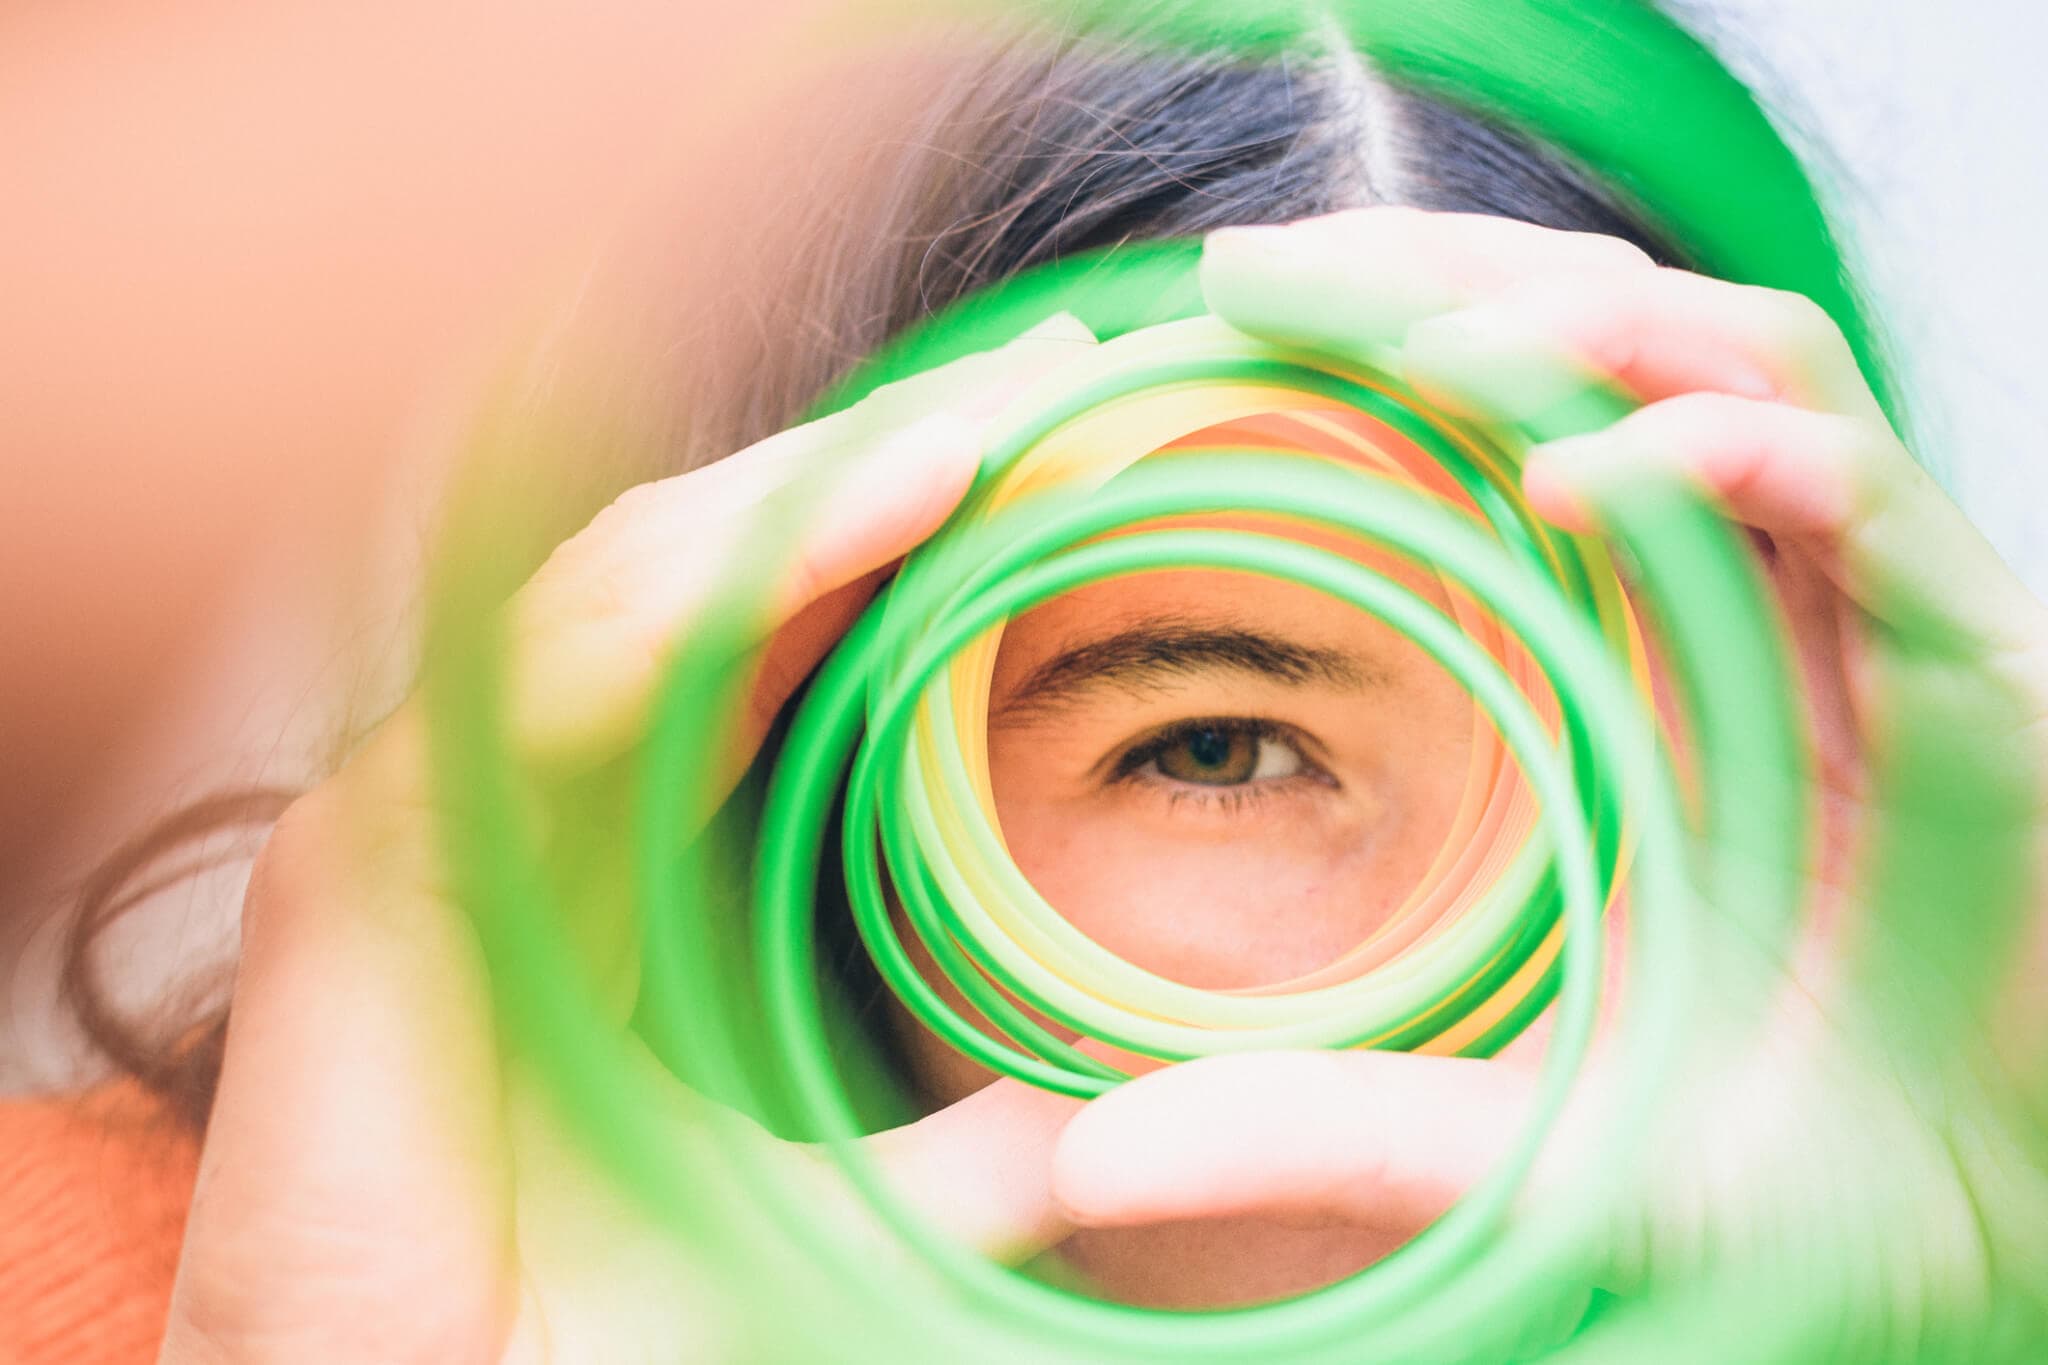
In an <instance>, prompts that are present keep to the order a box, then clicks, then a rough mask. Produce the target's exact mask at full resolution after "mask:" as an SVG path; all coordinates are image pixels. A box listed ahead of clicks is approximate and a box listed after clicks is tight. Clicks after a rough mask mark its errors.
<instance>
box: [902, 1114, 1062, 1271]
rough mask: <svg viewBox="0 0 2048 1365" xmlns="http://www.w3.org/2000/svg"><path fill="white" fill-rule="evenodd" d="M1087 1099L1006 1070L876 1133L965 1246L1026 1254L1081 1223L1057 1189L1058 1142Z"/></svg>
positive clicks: (997, 1254) (909, 1187) (929, 1208)
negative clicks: (1071, 1218)
mask: <svg viewBox="0 0 2048 1365" xmlns="http://www.w3.org/2000/svg"><path fill="white" fill-rule="evenodd" d="M1081 1109H1082V1101H1080V1100H1076V1099H1072V1098H1069V1097H1068V1096H1065V1095H1055V1094H1052V1093H1051V1092H1049V1091H1044V1090H1038V1089H1035V1088H1034V1087H1032V1086H1028V1085H1025V1084H1024V1083H1023V1082H1021V1081H1014V1080H1008V1079H1005V1080H1000V1081H996V1082H994V1083H993V1084H991V1085H988V1086H985V1087H983V1088H982V1089H980V1090H977V1091H976V1092H975V1093H974V1094H972V1095H969V1096H968V1097H967V1098H966V1099H964V1100H961V1101H959V1102H957V1103H955V1104H951V1105H948V1106H947V1107H946V1108H944V1109H941V1110H939V1111H938V1112H937V1113H935V1114H932V1115H930V1116H929V1117H926V1118H923V1119H920V1120H918V1121H917V1122H916V1123H912V1124H908V1125H906V1126H904V1127H902V1128H896V1129H892V1130H890V1131H889V1132H886V1133H878V1134H876V1135H875V1136H874V1137H872V1138H870V1139H868V1142H867V1147H868V1150H869V1151H870V1153H871V1154H872V1155H873V1156H874V1157H875V1158H876V1160H877V1161H879V1162H880V1164H881V1166H882V1168H883V1170H884V1171H885V1172H886V1173H887V1174H888V1176H889V1177H890V1179H891V1181H892V1183H893V1184H894V1186H895V1187H896V1188H897V1189H898V1190H899V1191H900V1192H901V1193H902V1195H903V1197H904V1198H905V1199H906V1200H907V1201H908V1202H909V1203H910V1204H911V1205H912V1207H914V1208H916V1209H918V1210H919V1211H920V1212H921V1213H922V1214H923V1215H924V1216H925V1218H926V1219H927V1220H928V1221H929V1222H931V1223H932V1224H933V1225H935V1226H936V1227H938V1228H940V1229H941V1230H942V1231H944V1232H945V1233H947V1234H948V1235H950V1236H951V1237H953V1238H954V1239H955V1240H956V1241H958V1242H959V1243H961V1244H962V1245H963V1246H967V1247H971V1248H973V1249H975V1250H976V1251H979V1252H981V1253H982V1254H983V1255H985V1256H990V1257H993V1258H995V1259H998V1260H1005V1261H1012V1262H1015V1261H1019V1260H1023V1259H1025V1258H1027V1257H1029V1256H1032V1255H1035V1254H1036V1253H1038V1252H1040V1251H1043V1250H1044V1249H1046V1248H1047V1247H1049V1246H1051V1245H1053V1244H1054V1243H1055V1242H1057V1241H1059V1240H1060V1238H1061V1237H1063V1236H1065V1235H1066V1233H1067V1232H1068V1231H1069V1230H1070V1229H1071V1226H1072V1225H1071V1224H1070V1223H1069V1222H1068V1220H1067V1217H1066V1214H1065V1212H1064V1211H1063V1210H1062V1209H1061V1208H1060V1207H1059V1205H1058V1204H1057V1203H1055V1202H1054V1199H1053V1193H1052V1163H1053V1151H1054V1149H1055V1147H1056V1146H1057V1145H1058V1142H1059V1136H1060V1133H1061V1131H1062V1130H1063V1129H1064V1128H1065V1127H1066V1125H1067V1123H1068V1121H1069V1120H1071V1119H1072V1118H1073V1117H1074V1115H1076V1114H1078V1113H1079V1112H1081Z"/></svg>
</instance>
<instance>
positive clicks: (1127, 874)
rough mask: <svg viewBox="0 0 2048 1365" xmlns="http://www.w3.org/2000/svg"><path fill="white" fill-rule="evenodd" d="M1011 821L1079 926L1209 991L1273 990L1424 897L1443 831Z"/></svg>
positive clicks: (1347, 813)
mask: <svg viewBox="0 0 2048 1365" xmlns="http://www.w3.org/2000/svg"><path fill="white" fill-rule="evenodd" d="M1077 804H1085V803H1077ZM1002 815H1003V827H1004V831H1005V834H1006V835H1007V837H1008V840H1009V844H1010V850H1011V854H1012V856H1013V857H1014V858H1015V860H1016V862H1017V865H1018V867H1019V868H1020V869H1021V870H1022V871H1023V873H1024V874H1025V876H1026V877H1028V878H1029V879H1030V880H1031V883H1032V885H1033V886H1035V887H1036V888H1037V889H1038V891H1039V893H1040V894H1041V895H1043V896H1044V897H1045V898H1046V900H1047V901H1048V902H1050V903H1051V904H1052V905H1053V907H1054V908H1055V909H1057V910H1058V911H1059V912H1060V913H1061V914H1062V915H1063V916H1064V917H1065V918H1066V919H1067V920H1068V921H1069V922H1071V923H1072V924H1073V925H1074V926H1075V927H1076V928H1078V929H1079V930H1081V932H1082V933H1084V934H1086V935H1088V936H1089V937H1090V938H1092V939H1094V940H1095V941H1096V942H1097V943H1100V944H1101V945H1102V946H1103V947H1104V948H1106V949H1108V950H1109V951H1110V952H1112V953H1114V954H1116V955H1117V956H1119V957H1121V958H1124V959H1125V960H1127V961H1129V962H1132V963H1134V964H1136V965H1137V966H1140V967H1143V968H1145V969H1146V970H1148V971H1152V972H1156V973H1158V974H1159V975H1161V976H1165V977H1168V978H1169V979H1172V980H1175V981H1179V982H1182V983H1184V984H1187V985H1191V986H1198V987H1203V988H1207V989H1232V988H1244V987H1253V986H1263V985H1271V984H1274V983H1277V982H1281V981H1285V980H1288V979H1290V978H1292V977H1296V976H1300V975H1302V974H1304V973H1307V972H1311V971H1314V970H1316V969H1317V968H1319V967H1322V966H1324V965H1325V964H1327V963H1329V962H1330V961H1332V960H1334V959H1336V958H1338V957H1340V956H1342V955H1343V954H1344V953H1346V952H1348V951H1349V950H1350V949H1351V948H1353V947H1355V946H1356V945H1357V944H1358V943H1360V942H1361V941H1363V940H1364V939H1365V938H1366V937H1368V936H1369V935H1370V934H1371V933H1372V932H1373V930H1374V929H1376V928H1378V927H1379V926H1380V925H1381V924H1383V923H1385V922H1386V920H1387V918H1388V916H1389V915H1390V914H1391V913H1392V912H1393V911H1394V910H1395V909H1396V908H1397V907H1398V906H1399V905H1400V904H1401V902H1402V901H1403V900H1404V899H1405V898H1406V896H1407V895H1408V893H1409V892H1410V891H1411V890H1412V889H1413V888H1414V887H1415V885H1416V884H1417V882H1418V881H1419V880H1420V879H1421V877H1422V874H1423V873H1424V871H1425V870H1426V869H1427V867H1428V864H1429V861H1430V859H1431V857H1432V856H1433V855H1434V853H1435V851H1436V846H1437V843H1438V841H1440V839H1441V835H1442V829H1443V824H1442V822H1441V821H1439V820H1437V819H1435V818H1433V817H1434V815H1435V812H1434V811H1425V810H1420V809H1415V810H1411V809H1407V808H1403V809H1400V810H1396V811H1377V810H1376V811H1371V812H1369V813H1367V812H1361V811H1359V810H1357V809H1345V810H1343V811H1340V812H1337V813H1334V814H1332V813H1327V812H1326V813H1322V814H1316V815H1310V814H1303V815H1302V816H1300V817H1299V818H1295V819H1288V818H1286V817H1284V816H1276V817H1273V818H1270V819H1260V820H1257V821H1255V822H1251V823H1254V824H1255V825H1256V828H1255V829H1247V830H1245V831H1242V832H1236V833H1230V834H1221V833H1219V834H1216V835H1215V836H1214V837H1211V838H1207V839H1204V838H1199V837H1194V836H1192V835H1189V834H1174V833H1166V832H1162V831H1161V830H1159V829H1157V828H1155V827H1154V826H1153V824H1152V823H1151V822H1147V821H1127V820H1116V819H1104V818H1101V817H1100V816H1099V815H1094V816H1093V817H1092V818H1091V814H1090V812H1089V811H1087V810H1085V809H1082V810H1072V809H1063V808H1062V807H1061V806H1060V805H1059V804H1058V803H1051V802H1047V803H1033V802H1029V801H1014V802H1010V803H1008V804H1007V807H1006V808H1005V809H1004V810H1003V812H1002Z"/></svg>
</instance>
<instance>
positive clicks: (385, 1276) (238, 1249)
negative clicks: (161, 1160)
mask: <svg viewBox="0 0 2048 1365" xmlns="http://www.w3.org/2000/svg"><path fill="white" fill-rule="evenodd" d="M339 795H340V794H339V793H338V792H337V791H335V790H334V789H332V788H328V789H322V791H321V792H318V793H315V795H314V796H313V797H310V798H307V799H306V800H302V801H301V802H300V803H299V804H298V805H296V806H294V807H293V809H292V810H291V811H290V812H288V813H287V814H286V816H285V819H284V820H283V821H282V822H280V825H279V827H278V829H277V831H276V832H275V833H274V834H273V835H272V837H271V840H270V843H269V844H268V845H267V846H266V848H265V850H264V852H263V854H262V856H261V857H260V858H259V860H258V863H257V868H256V871H255V874H254V876H253V878H252V882H251V886H250V891H249V897H248V903H247V908H246V910H245V913H244V919H243V951H242V958H241V963H240V966H239V971H238V976H237V981H236V989H235V996H234V1005H233V1013H232V1015H231V1019H230V1023H229V1027H228V1038H227V1048H226V1057H225V1062H224V1066H223V1069H222V1072H221V1079H220V1086H219V1091H218V1095H217V1098H216V1101H215V1105H214V1109H213V1113H212V1116H211V1119H210V1121H209V1125H208V1130H207V1140H206V1145H205V1148H204V1151H203V1152H202V1155H201V1159H200V1171H199V1178H198V1184H197V1187H196V1190H195V1193H194V1197H193V1203H192V1210H191V1215H190V1220H189V1222H188V1224H187V1228H186V1235H185V1242H184V1247H183V1252H182V1254H181V1257H180V1260H179V1266H178V1277H177V1283H176V1287H175V1290H174V1293H173V1298H172V1308H171V1315H170V1319H169V1325H168V1328H167V1334H166V1337H165V1345H164V1355H163V1358H164V1359H165V1360H188V1359H191V1360H202V1359H203V1360H219V1359H228V1360H238V1361H239V1360H251V1361H255V1360H290V1359H321V1360H331V1361H337V1362H345V1361H351V1360H364V1361H369V1360H378V1361H422V1362H426V1361H436V1360H446V1359H451V1358H475V1357H476V1356H477V1354H478V1353H479V1350H480V1347H482V1346H484V1345H487V1344H488V1343H490V1342H492V1341H494V1340H495V1339H496V1334H497V1333H499V1332H500V1331H501V1330H502V1329H503V1327H504V1325H505V1323H506V1322H507V1321H508V1320H509V1314H510V1312H511V1311H512V1303H513V1300H512V1297H511V1296H512V1286H513V1265H514V1262H513V1254H514V1248H513V1241H512V1227H511V1221H510V1219H511V1200H510V1185H511V1178H512V1170H511V1163H510V1161H509V1159H508V1154H507V1151H506V1148H505V1145H504V1143H503V1141H502V1138H501V1134H500V1132H499V1112H498V1110H499V1093H498V1069H497V1057H496V1051H495V1047H494V1044H493V1042H492V1036H491V1030H490V1028H489V1027H488V1020H489V1002H488V994H487V989H486V984H485V979H484V971H483V964H482V960H481V955H480V953H479V952H478V950H477V945H476V943H475V941H474V938H473V936H472V934H471V932H470V929H469V926H468V924H467V922H466V921H465V920H464V919H463V917H462V916H461V915H459V914H457V913H455V912H454V911H453V910H452V909H451V908H450V907H449V906H448V905H447V904H446V903H445V902H444V901H443V900H442V899H441V898H440V897H439V896H438V895H437V894H434V893H431V892H427V891H422V890H419V889H417V888H419V887H420V886H421V885H422V884H423V881H422V879H421V878H420V877H419V876H418V875H417V873H416V871H415V870H414V868H413V866H412V865H413V864H415V863H416V862H417V861H418V860H420V859H421V858H422V856H423V850H422V848H421V847H420V846H419V843H420V841H407V840H404V839H402V838H401V839H398V840H387V839H385V838H383V837H382V833H381V832H379V833H375V834H373V833H372V832H371V831H370V830H368V829H367V828H366V827H364V826H363V825H361V824H359V823H356V822H353V821H349V820H346V819H343V818H342V817H341V816H340V815H339V813H338V812H337V811H336V810H335V809H334V807H335V806H336V805H337V804H338V801H339ZM411 813H412V812H409V814H411ZM394 827H395V826H394ZM408 887H411V888H413V889H411V890H408V889H406V888H408Z"/></svg>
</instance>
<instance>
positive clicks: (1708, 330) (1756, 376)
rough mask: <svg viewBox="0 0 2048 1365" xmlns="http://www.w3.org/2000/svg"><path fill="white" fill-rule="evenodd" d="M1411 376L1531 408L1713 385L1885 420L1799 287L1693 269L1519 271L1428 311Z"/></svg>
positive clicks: (1504, 408)
mask: <svg viewBox="0 0 2048 1365" xmlns="http://www.w3.org/2000/svg"><path fill="white" fill-rule="evenodd" d="M1402 360H1403V364H1404V373H1405V376H1406V377H1407V378H1408V379H1409V381H1410V382H1411V383H1413V384H1415V386H1416V387H1417V388H1418V389H1419V390H1421V391H1422V392H1424V393H1425V394H1426V395H1428V396H1430V397H1432V398H1433V399H1436V400H1437V401H1439V402H1440V403H1443V404H1444V405H1446V406H1451V407H1453V408H1455V409H1459V410H1463V411H1466V412H1476V413H1486V414H1492V415H1495V416H1499V417H1505V418H1509V419H1515V420H1521V419H1525V418H1527V417H1529V416H1532V415H1534V414H1537V413H1540V412H1542V411H1544V410H1545V409H1546V408H1548V407H1553V406H1555V405H1556V404H1558V403H1559V402H1560V401H1562V400H1563V399H1564V398H1566V397H1568V396H1569V395H1570V393H1571V392H1572V391H1574V390H1575V389H1576V388H1578V387H1581V386H1584V385H1587V384H1600V385H1606V386H1609V387H1611V388H1616V389H1619V390H1620V391H1622V392H1623V393H1625V394H1627V395H1628V396H1630V397H1632V398H1634V399H1636V400H1638V401H1641V402H1655V401H1657V400H1659V399H1664V398H1670V397H1674V396H1676V395H1679V394H1683V393H1691V392H1711V393H1726V394H1733V395H1736V396H1738V397H1745V398H1757V399H1775V400H1782V401H1784V402H1788V403H1793V404H1796V405H1798V406H1802V407H1811V408H1816V409H1819V410H1822V411H1828V412H1837V413H1842V414H1845V415H1848V416H1853V417H1860V418H1867V419H1871V420H1881V411H1880V409H1879V406H1878V403H1877V399H1876V398H1875V396H1874V395H1873V394H1872V393H1871V390H1870V386H1869V384H1868V383H1866V382H1865V380H1864V377H1863V373H1862V371H1861V370H1860V369H1859V368H1858V367H1857V364H1856V358H1855V355H1854V353H1853V352H1852V351H1851V350H1850V347H1849V343H1848V341H1847V339H1846V338H1845V337H1844V336H1843V335H1842V331H1841V329H1840V328H1839V327H1838V326H1836V325H1835V322H1834V320H1833V319H1832V318H1830V317H1829V316H1828V315H1827V313H1826V311H1825V310H1823V309H1822V308H1821V307H1820V305H1819V304H1816V303H1814V302H1813V301H1812V300H1811V299H1808V298H1806V297H1805V296H1804V295H1801V294H1794V293H1788V292H1786V291H1784V290H1778V289H1763V288H1757V287H1753V286H1748V285H1737V284H1730V283H1728V282H1727V281H1725V280H1716V279H1710V278H1708V277H1707V276H1704V275H1695V274H1692V273H1690V272H1688V271H1683V270H1648V271H1644V270H1626V271H1623V270H1605V271H1577V272H1572V273H1560V274H1551V275H1546V276H1541V277H1532V278H1527V279H1523V280H1519V281H1516V282H1515V283H1513V284H1512V285H1510V286H1509V287H1507V288H1505V289H1503V290H1501V291H1499V292H1497V293H1495V294H1493V295H1490V296H1488V297H1487V298H1485V299H1484V300H1482V301H1481V302H1479V303H1477V304H1475V305H1473V306H1472V307H1469V308H1464V309H1461V310H1458V311H1455V312H1450V313H1444V314H1440V315H1438V316H1435V317H1430V318H1426V319H1424V320H1422V321H1420V322H1418V323H1417V324H1416V325H1415V326H1414V327H1413V328H1411V329H1410V330H1409V332H1408V333H1407V335H1406V337H1405V340H1404V343H1403V349H1402Z"/></svg>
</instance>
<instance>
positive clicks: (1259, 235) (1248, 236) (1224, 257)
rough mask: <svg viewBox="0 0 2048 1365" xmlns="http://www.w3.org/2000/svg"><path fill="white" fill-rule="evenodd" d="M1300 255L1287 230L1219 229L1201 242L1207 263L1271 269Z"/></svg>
mask: <svg viewBox="0 0 2048 1365" xmlns="http://www.w3.org/2000/svg"><path fill="white" fill-rule="evenodd" d="M1297 255H1298V253H1297V252H1296V251H1295V249H1294V242H1293V236H1292V234H1291V233H1290V232H1289V230H1288V229H1287V228H1284V227H1227V228H1218V229H1216V230H1215V231H1214V232H1212V233H1210V234H1209V235H1208V236H1207V237H1206V238H1204V239H1203V242H1202V258H1203V260H1204V262H1208V261H1216V262H1219V263H1224V264H1228V263H1231V262H1236V263H1239V264H1243V265H1248V266H1271V265H1278V264H1285V263H1288V262H1291V261H1293V260H1294V259H1296V257H1297Z"/></svg>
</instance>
